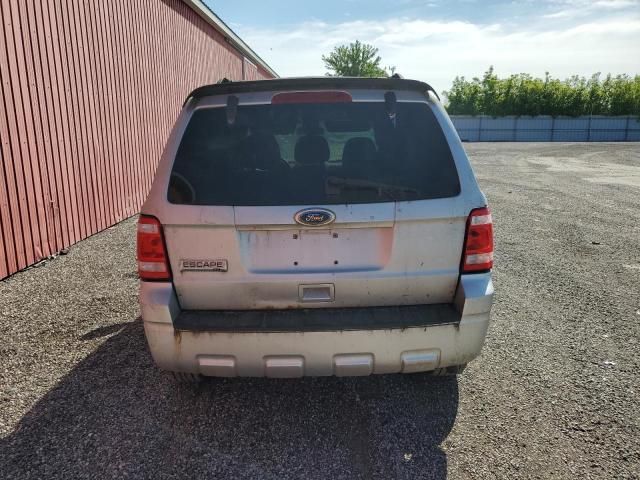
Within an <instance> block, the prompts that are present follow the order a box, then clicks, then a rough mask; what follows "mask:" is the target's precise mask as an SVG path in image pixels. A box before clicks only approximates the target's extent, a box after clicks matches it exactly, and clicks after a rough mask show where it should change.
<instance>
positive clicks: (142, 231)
mask: <svg viewBox="0 0 640 480" xmlns="http://www.w3.org/2000/svg"><path fill="white" fill-rule="evenodd" d="M137 255H138V275H139V276H140V279H141V280H170V279H171V272H170V270H169V262H168V259H167V252H166V248H165V244H164V237H163V235H162V225H161V224H160V222H159V221H158V219H157V218H155V217H149V216H146V215H140V219H139V220H138V248H137Z"/></svg>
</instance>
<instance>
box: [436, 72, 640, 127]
mask: <svg viewBox="0 0 640 480" xmlns="http://www.w3.org/2000/svg"><path fill="white" fill-rule="evenodd" d="M444 95H445V96H446V98H447V111H448V112H449V113H450V114H452V115H491V116H494V117H499V116H503V115H532V116H535V115H553V116H558V115H569V116H573V117H577V116H579V115H640V75H636V76H635V77H630V76H629V75H617V76H615V77H612V76H611V75H607V76H606V77H605V79H604V80H602V79H601V78H600V74H599V73H596V74H595V75H593V76H592V77H591V78H589V79H586V78H584V77H579V76H577V75H574V76H573V77H571V78H568V79H566V80H559V79H557V78H552V77H551V76H550V75H549V73H547V74H546V75H545V78H544V79H542V78H533V77H532V76H531V75H528V74H525V73H521V74H518V75H511V76H510V77H508V78H498V76H497V75H496V74H495V73H494V71H493V67H489V70H487V71H486V72H485V74H484V76H483V77H482V78H481V79H480V78H473V79H472V80H471V81H469V80H466V79H465V78H464V77H456V78H455V80H454V81H453V85H452V86H451V90H449V91H448V92H444Z"/></svg>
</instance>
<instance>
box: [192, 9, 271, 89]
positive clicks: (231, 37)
mask: <svg viewBox="0 0 640 480" xmlns="http://www.w3.org/2000/svg"><path fill="white" fill-rule="evenodd" d="M183 1H184V3H186V4H187V5H188V6H189V7H191V9H192V10H193V11H194V12H196V13H197V14H198V15H200V17H202V18H203V19H204V20H205V21H206V22H207V23H208V24H209V25H211V26H212V27H213V28H215V29H216V30H217V31H218V32H220V33H221V34H222V35H223V36H224V37H225V38H226V40H227V41H228V42H229V43H230V44H231V45H232V46H233V47H234V48H235V49H236V50H238V51H239V52H240V53H242V54H243V55H244V56H245V57H247V58H248V59H249V60H250V61H251V62H253V63H255V64H258V65H260V66H261V67H262V68H264V69H265V70H266V71H267V72H269V73H270V74H271V75H273V76H274V77H275V78H279V75H278V74H277V73H276V72H275V71H274V70H273V69H272V68H271V67H270V66H269V65H268V64H267V62H265V61H264V60H262V58H260V56H259V55H258V54H257V53H256V52H254V51H253V50H252V49H251V47H249V45H247V44H246V43H245V42H244V40H242V39H241V38H240V37H239V36H238V35H237V34H236V33H235V32H234V31H233V30H231V28H230V27H229V26H228V25H227V24H226V23H224V22H223V21H222V19H221V18H220V17H218V16H217V15H216V14H215V13H214V12H213V10H211V9H210V8H209V7H208V6H207V5H206V4H205V3H204V2H202V1H201V0H183Z"/></svg>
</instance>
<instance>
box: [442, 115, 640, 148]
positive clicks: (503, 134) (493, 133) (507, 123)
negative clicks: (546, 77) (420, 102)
mask: <svg viewBox="0 0 640 480" xmlns="http://www.w3.org/2000/svg"><path fill="white" fill-rule="evenodd" d="M451 120H452V121H453V124H454V126H455V127H456V129H457V131H458V135H459V136H460V138H461V139H462V140H463V141H467V142H513V141H515V142H624V141H640V119H639V118H638V117H631V116H629V117H626V116H624V117H623V116H620V117H605V116H593V117H588V116H585V117H556V118H553V117H550V116H539V117H512V116H507V117H488V116H483V115H482V116H477V117H473V116H468V115H453V116H452V117H451Z"/></svg>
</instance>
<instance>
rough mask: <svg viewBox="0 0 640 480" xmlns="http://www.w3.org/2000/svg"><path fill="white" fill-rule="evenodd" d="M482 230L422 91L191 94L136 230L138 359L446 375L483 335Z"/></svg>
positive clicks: (297, 89)
mask: <svg viewBox="0 0 640 480" xmlns="http://www.w3.org/2000/svg"><path fill="white" fill-rule="evenodd" d="M492 228H493V227H492V221H491V214H490V213H489V210H488V208H487V201H486V198H485V196H484V195H483V194H482V192H481V191H480V189H479V188H478V184H477V182H476V179H475V177H474V174H473V171H472V169H471V166H470V164H469V160H468V159H467V156H466V154H465V152H464V149H463V147H462V144H461V143H460V139H459V138H458V135H457V134H456V131H455V129H454V127H453V125H452V124H451V121H450V119H449V117H448V116H447V114H446V112H445V110H444V109H443V107H442V105H441V104H440V102H439V100H438V97H437V94H436V93H435V92H434V90H433V89H432V88H431V87H430V86H429V85H427V84H425V83H422V82H418V81H412V80H403V79H398V78H389V79H383V78H378V79H365V78H335V77H327V78H299V79H277V80H266V81H250V82H229V83H221V84H217V85H211V86H205V87H201V88H198V89H197V90H195V91H194V92H192V93H191V95H189V97H188V98H187V100H186V102H185V104H184V108H183V110H182V113H181V114H180V117H179V118H178V120H177V122H176V125H175V127H174V129H173V132H172V134H171V136H170V138H169V141H168V144H167V146H166V149H165V151H164V155H163V157H162V160H161V161H160V164H159V166H158V169H157V172H156V176H155V180H154V182H153V186H152V188H151V192H150V193H149V197H148V198H147V200H146V202H145V204H144V206H143V207H142V212H141V215H140V220H139V224H138V251H137V254H138V268H139V275H140V280H141V282H140V304H141V308H142V318H143V320H144V328H145V332H146V336H147V340H148V342H149V348H150V350H151V354H152V356H153V358H154V360H155V362H156V364H157V365H158V366H159V367H160V368H162V369H165V370H168V371H171V372H174V373H175V374H176V376H177V377H178V378H180V379H183V380H196V379H198V378H200V376H202V375H205V376H222V377H231V376H267V377H300V376H304V375H339V376H342V375H369V374H372V373H395V372H403V373H411V372H434V373H436V374H445V373H459V372H460V371H461V370H462V368H463V367H464V366H465V365H466V364H467V363H468V362H469V361H470V360H472V359H473V358H474V357H476V356H477V355H478V354H479V353H480V350H481V348H482V345H483V343H484V338H485V335H486V332H487V327H488V325H489V311H490V309H491V304H492V300H493V285H492V283H491V268H492V264H493V229H492Z"/></svg>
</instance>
